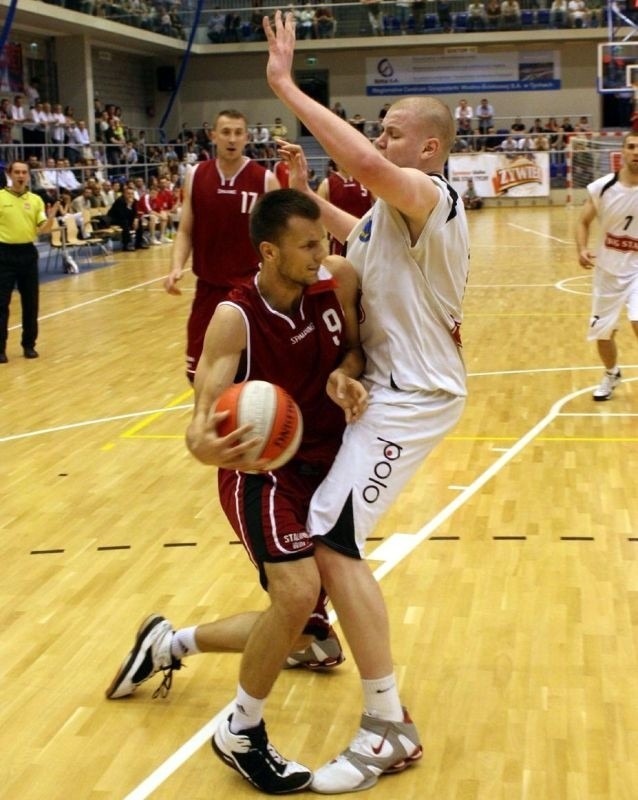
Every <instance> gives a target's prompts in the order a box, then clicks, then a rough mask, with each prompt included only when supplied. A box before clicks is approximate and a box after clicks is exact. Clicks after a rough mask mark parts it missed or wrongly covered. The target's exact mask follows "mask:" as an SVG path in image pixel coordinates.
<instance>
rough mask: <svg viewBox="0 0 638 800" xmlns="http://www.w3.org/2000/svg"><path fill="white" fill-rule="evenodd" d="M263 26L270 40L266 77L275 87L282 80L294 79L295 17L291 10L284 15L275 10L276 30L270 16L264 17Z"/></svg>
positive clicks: (272, 86) (271, 85)
mask: <svg viewBox="0 0 638 800" xmlns="http://www.w3.org/2000/svg"><path fill="white" fill-rule="evenodd" d="M263 26H264V31H265V33H266V39H267V40H268V65H267V67H266V77H267V79H268V83H269V85H270V87H271V88H273V89H274V88H275V86H276V85H277V84H278V83H279V82H281V81H284V82H285V81H286V80H290V81H292V60H293V56H294V54H295V18H294V16H293V15H292V14H291V13H290V12H288V13H287V14H286V16H285V17H284V16H283V15H282V13H281V11H275V27H274V30H273V26H272V25H271V24H270V20H269V19H268V17H264V20H263Z"/></svg>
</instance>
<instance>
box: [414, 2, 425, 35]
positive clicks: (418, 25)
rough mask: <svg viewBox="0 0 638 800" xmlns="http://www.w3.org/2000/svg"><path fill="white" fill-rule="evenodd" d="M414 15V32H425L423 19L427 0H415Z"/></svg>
mask: <svg viewBox="0 0 638 800" xmlns="http://www.w3.org/2000/svg"><path fill="white" fill-rule="evenodd" d="M412 17H413V19H414V32H415V33H423V19H424V17H425V0H413V2H412Z"/></svg>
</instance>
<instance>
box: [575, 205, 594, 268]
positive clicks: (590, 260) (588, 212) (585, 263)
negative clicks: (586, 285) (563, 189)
mask: <svg viewBox="0 0 638 800" xmlns="http://www.w3.org/2000/svg"><path fill="white" fill-rule="evenodd" d="M595 217H596V208H595V207H594V204H593V202H592V199H591V197H588V198H587V200H586V201H585V205H584V207H583V210H582V212H581V215H580V218H579V220H578V226H577V227H576V249H577V250H578V263H579V264H580V266H581V267H584V268H585V269H591V268H592V267H593V266H594V259H595V258H596V256H594V255H593V254H592V253H591V252H590V251H589V250H588V249H587V240H588V239H589V228H590V226H591V224H592V222H593V221H594V219H595Z"/></svg>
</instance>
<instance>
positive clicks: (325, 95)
mask: <svg viewBox="0 0 638 800" xmlns="http://www.w3.org/2000/svg"><path fill="white" fill-rule="evenodd" d="M295 80H296V81H297V86H299V88H300V89H301V91H302V92H303V93H304V94H307V95H308V97H312V99H313V100H316V101H317V102H318V103H321V105H322V106H325V107H326V108H329V103H330V91H329V88H328V70H327V69H315V70H299V71H297V72H295ZM299 135H300V136H310V135H311V133H310V131H309V130H308V129H307V128H306V126H305V125H304V124H303V123H302V122H300V123H299Z"/></svg>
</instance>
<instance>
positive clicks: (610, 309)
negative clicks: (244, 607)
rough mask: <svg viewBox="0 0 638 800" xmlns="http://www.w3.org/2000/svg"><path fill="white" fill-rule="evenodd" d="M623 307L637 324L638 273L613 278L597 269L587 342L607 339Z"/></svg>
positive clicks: (614, 327) (616, 326)
mask: <svg viewBox="0 0 638 800" xmlns="http://www.w3.org/2000/svg"><path fill="white" fill-rule="evenodd" d="M623 306H627V316H628V317H629V319H630V320H631V321H632V322H638V272H637V273H636V274H635V275H629V276H621V275H613V274H612V273H610V272H606V271H605V270H602V269H600V268H598V267H597V268H595V270H594V285H593V289H592V311H591V320H590V323H589V334H588V336H587V339H588V340H589V341H590V342H591V341H596V340H597V339H611V336H612V334H613V332H614V331H615V330H616V329H617V328H618V320H619V319H620V315H621V313H622V309H623Z"/></svg>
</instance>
